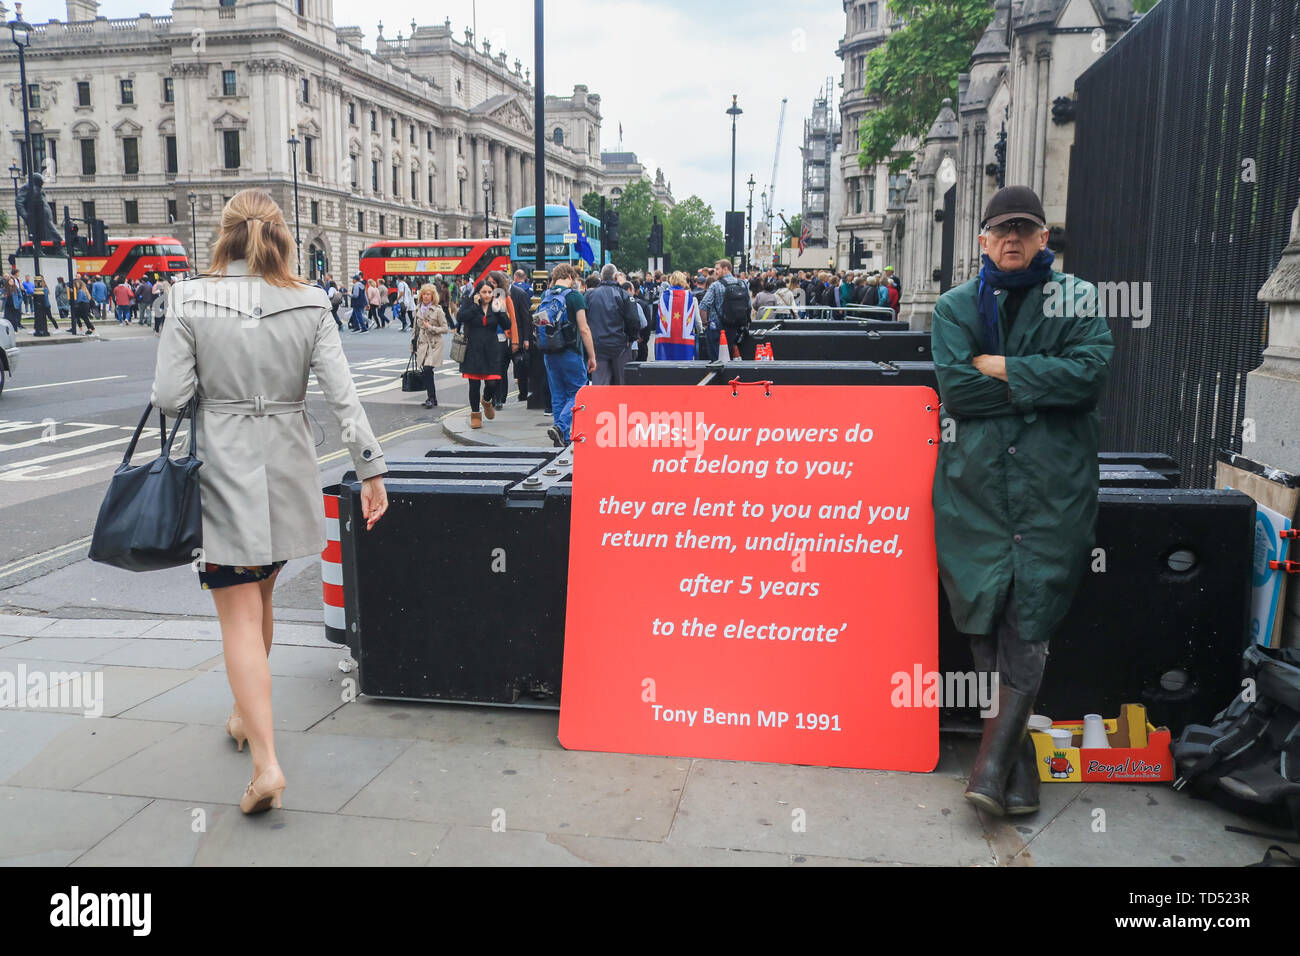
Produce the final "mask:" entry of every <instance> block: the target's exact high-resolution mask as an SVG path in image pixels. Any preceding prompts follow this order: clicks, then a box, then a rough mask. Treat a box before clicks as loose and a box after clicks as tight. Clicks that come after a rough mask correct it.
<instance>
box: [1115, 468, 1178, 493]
mask: <svg viewBox="0 0 1300 956" xmlns="http://www.w3.org/2000/svg"><path fill="white" fill-rule="evenodd" d="M1099 467H1100V470H1101V474H1100V477H1101V487H1103V488H1173V487H1176V486H1175V485H1174V483H1173V482H1172V481H1170V480H1169V476H1168V475H1162V474H1161V473H1160V472H1158V471H1152V470H1151V469H1150V468H1143V467H1142V466H1141V465H1113V464H1106V463H1104V462H1103V463H1101V464H1100V466H1099Z"/></svg>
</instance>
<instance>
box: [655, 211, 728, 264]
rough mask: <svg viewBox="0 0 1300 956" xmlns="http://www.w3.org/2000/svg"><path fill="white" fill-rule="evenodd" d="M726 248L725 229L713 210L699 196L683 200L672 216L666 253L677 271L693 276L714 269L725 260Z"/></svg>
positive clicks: (669, 216)
mask: <svg viewBox="0 0 1300 956" xmlns="http://www.w3.org/2000/svg"><path fill="white" fill-rule="evenodd" d="M661 221H662V220H661ZM725 248H726V241H725V240H724V238H723V235H722V227H721V226H719V225H718V224H717V223H716V222H714V221H713V207H712V206H709V205H707V204H706V203H705V202H704V200H703V199H701V198H700V197H699V196H691V197H689V198H687V199H684V200H682V201H681V202H680V203H678V204H677V205H676V206H674V207H673V208H672V211H671V212H669V213H668V221H667V222H666V223H664V252H666V253H668V255H669V256H670V257H671V258H672V266H673V269H674V270H677V269H681V270H682V271H683V272H685V273H687V274H688V275H689V274H690V273H692V272H694V271H695V270H696V269H699V268H700V267H702V266H711V265H713V263H715V262H717V261H718V260H719V259H721V258H722V254H723V250H724V249H725Z"/></svg>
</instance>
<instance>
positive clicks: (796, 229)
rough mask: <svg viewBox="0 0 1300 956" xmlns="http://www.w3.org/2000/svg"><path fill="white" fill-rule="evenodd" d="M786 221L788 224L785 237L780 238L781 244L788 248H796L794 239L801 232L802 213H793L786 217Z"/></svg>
mask: <svg viewBox="0 0 1300 956" xmlns="http://www.w3.org/2000/svg"><path fill="white" fill-rule="evenodd" d="M786 222H788V223H789V224H790V225H789V227H788V228H787V229H786V233H785V239H784V240H782V242H781V245H782V246H788V247H790V248H798V244H797V243H796V242H795V240H796V239H798V238H799V233H801V232H803V214H802V213H795V214H794V215H793V216H791V217H790V218H789V219H787V220H786Z"/></svg>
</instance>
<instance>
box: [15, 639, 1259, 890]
mask: <svg viewBox="0 0 1300 956" xmlns="http://www.w3.org/2000/svg"><path fill="white" fill-rule="evenodd" d="M276 643H277V647H276V648H275V650H274V651H273V652H272V654H271V670H272V673H273V674H274V690H273V702H274V708H275V722H276V729H277V735H276V746H277V750H278V751H279V755H280V759H281V764H282V766H283V767H284V770H285V775H286V777H287V779H288V787H287V789H286V790H285V793H284V809H283V810H279V811H272V812H270V813H268V814H264V815H261V816H258V817H251V818H246V817H244V816H243V815H242V814H241V813H240V812H239V809H238V800H239V797H240V795H241V793H242V791H243V788H244V785H245V784H246V783H247V781H248V777H249V776H250V774H251V761H250V759H249V754H248V752H247V750H245V752H244V753H242V754H241V753H237V752H236V750H235V746H234V744H233V742H232V741H231V740H230V738H229V737H228V736H227V735H226V733H225V730H224V722H225V718H226V716H227V714H228V712H229V708H230V700H231V698H230V690H229V687H228V685H227V683H226V678H225V674H224V672H223V665H222V657H221V643H220V636H219V633H218V629H217V626H216V623H215V622H214V621H212V620H202V619H194V618H191V619H185V620H160V619H158V618H149V619H139V618H129V619H112V618H99V619H94V620H79V619H60V618H50V617H43V616H23V615H0V688H3V686H4V684H3V682H4V681H5V680H13V679H16V678H22V679H26V680H27V682H28V683H27V685H26V686H28V687H31V686H32V684H31V680H32V678H33V675H37V674H39V675H43V676H45V677H47V679H48V680H50V681H53V682H54V686H55V688H56V689H57V688H61V687H67V688H69V689H71V688H72V687H73V686H75V684H69V681H74V682H75V681H76V680H77V678H75V677H73V676H71V674H73V673H76V672H88V673H90V674H91V677H90V678H88V679H87V680H86V681H85V684H86V686H89V687H91V688H93V687H94V685H95V681H97V680H102V701H103V715H102V716H100V717H98V718H87V717H84V716H81V710H82V708H64V709H43V710H36V709H15V708H14V707H13V706H12V705H11V703H9V702H7V701H6V702H5V704H4V706H3V707H0V801H3V803H0V806H3V808H4V809H3V811H2V812H0V863H3V864H10V865H14V864H48V865H72V864H75V865H104V864H124V865H191V864H198V865H241V866H243V865H258V866H264V865H275V864H307V865H315V864H322V865H389V866H410V865H417V866H423V865H456V864H517V865H519V864H522V865H527V864H558V865H582V864H610V865H626V864H652V865H669V864H722V865H742V866H784V865H790V864H886V865H889V864H894V865H960V866H999V865H1011V866H1026V865H1035V864H1037V865H1062V864H1068V865H1080V864H1081V865H1092V864H1109V865H1130V866H1170V865H1176V864H1181V865H1208V864H1217V865H1230V866H1235V865H1242V864H1246V863H1251V862H1254V861H1256V860H1258V859H1260V857H1262V856H1263V853H1264V850H1265V848H1266V846H1267V843H1268V841H1266V840H1261V839H1257V838H1254V837H1246V836H1238V835H1234V834H1229V833H1226V832H1225V831H1224V830H1223V825H1224V824H1225V823H1235V824H1239V825H1246V826H1249V825H1250V824H1249V823H1247V822H1245V821H1242V820H1240V819H1237V818H1235V817H1233V816H1232V815H1230V814H1227V813H1225V812H1223V811H1220V810H1218V809H1217V808H1215V807H1213V806H1212V805H1208V804H1205V803H1201V802H1197V801H1193V800H1192V799H1190V798H1189V797H1186V796H1184V795H1182V794H1178V793H1174V792H1173V791H1171V790H1170V789H1169V788H1168V786H1165V785H1142V786H1137V785H1128V784H1112V785H1101V784H1045V785H1044V786H1043V809H1042V810H1041V811H1040V812H1039V813H1038V814H1037V815H1035V816H1033V817H1029V818H1024V817H1021V818H1019V819H1018V821H1017V822H1015V823H1008V822H1007V821H1005V820H996V819H993V818H989V817H985V816H983V815H981V814H978V813H976V812H975V811H974V810H973V809H972V808H971V807H970V806H969V805H967V803H966V802H965V800H964V799H963V798H962V790H963V789H964V787H965V779H964V775H965V773H966V772H967V770H968V768H969V766H970V762H971V758H972V756H973V752H974V748H975V741H974V740H972V739H970V738H965V737H958V736H951V735H944V737H943V738H942V743H941V759H940V762H939V766H938V768H937V769H936V770H935V771H934V772H933V773H929V774H910V773H888V772H882V771H860V770H837V769H827V768H820V767H796V766H779V765H770V764H754V763H738V762H727V761H716V760H691V759H685V758H675V757H641V756H625V755H619V754H598V753H581V752H570V751H566V750H564V749H563V748H562V747H561V746H560V745H559V743H558V742H557V740H556V730H557V724H558V715H557V714H556V712H554V711H543V710H523V709H506V708H488V707H467V706H457V705H439V704H417V703H402V702H396V701H384V700H373V699H368V698H364V697H363V698H360V699H357V700H354V701H352V702H345V697H346V696H348V695H347V694H346V688H345V684H344V681H346V680H347V679H349V674H347V673H344V672H343V671H341V670H340V667H339V664H340V661H343V660H344V659H345V658H346V657H347V651H346V649H343V648H339V647H337V646H335V645H333V644H330V643H329V642H327V641H326V640H325V639H324V637H323V632H322V629H321V627H320V626H319V625H318V624H280V625H277V631H276ZM10 675H12V676H10ZM95 675H102V677H97V676H95ZM68 702H73V701H72V700H71V699H65V700H64V701H63V703H68ZM50 703H58V701H51V702H50ZM800 820H803V821H806V825H805V826H804V827H803V828H800V827H799V826H798V822H799V821H800ZM1099 822H1100V824H1101V825H1102V826H1103V829H1101V830H1100V831H1099V829H1098V827H1099Z"/></svg>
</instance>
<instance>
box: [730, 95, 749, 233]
mask: <svg viewBox="0 0 1300 956" xmlns="http://www.w3.org/2000/svg"><path fill="white" fill-rule="evenodd" d="M744 112H745V111H744V109H741V108H740V107H737V105H736V94H732V105H731V109H728V111H727V116H729V117H731V118H732V204H731V206H728V207H727V208H728V209H731V211H732V212H735V211H736V117H737V116H740V114H741V113H744Z"/></svg>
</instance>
